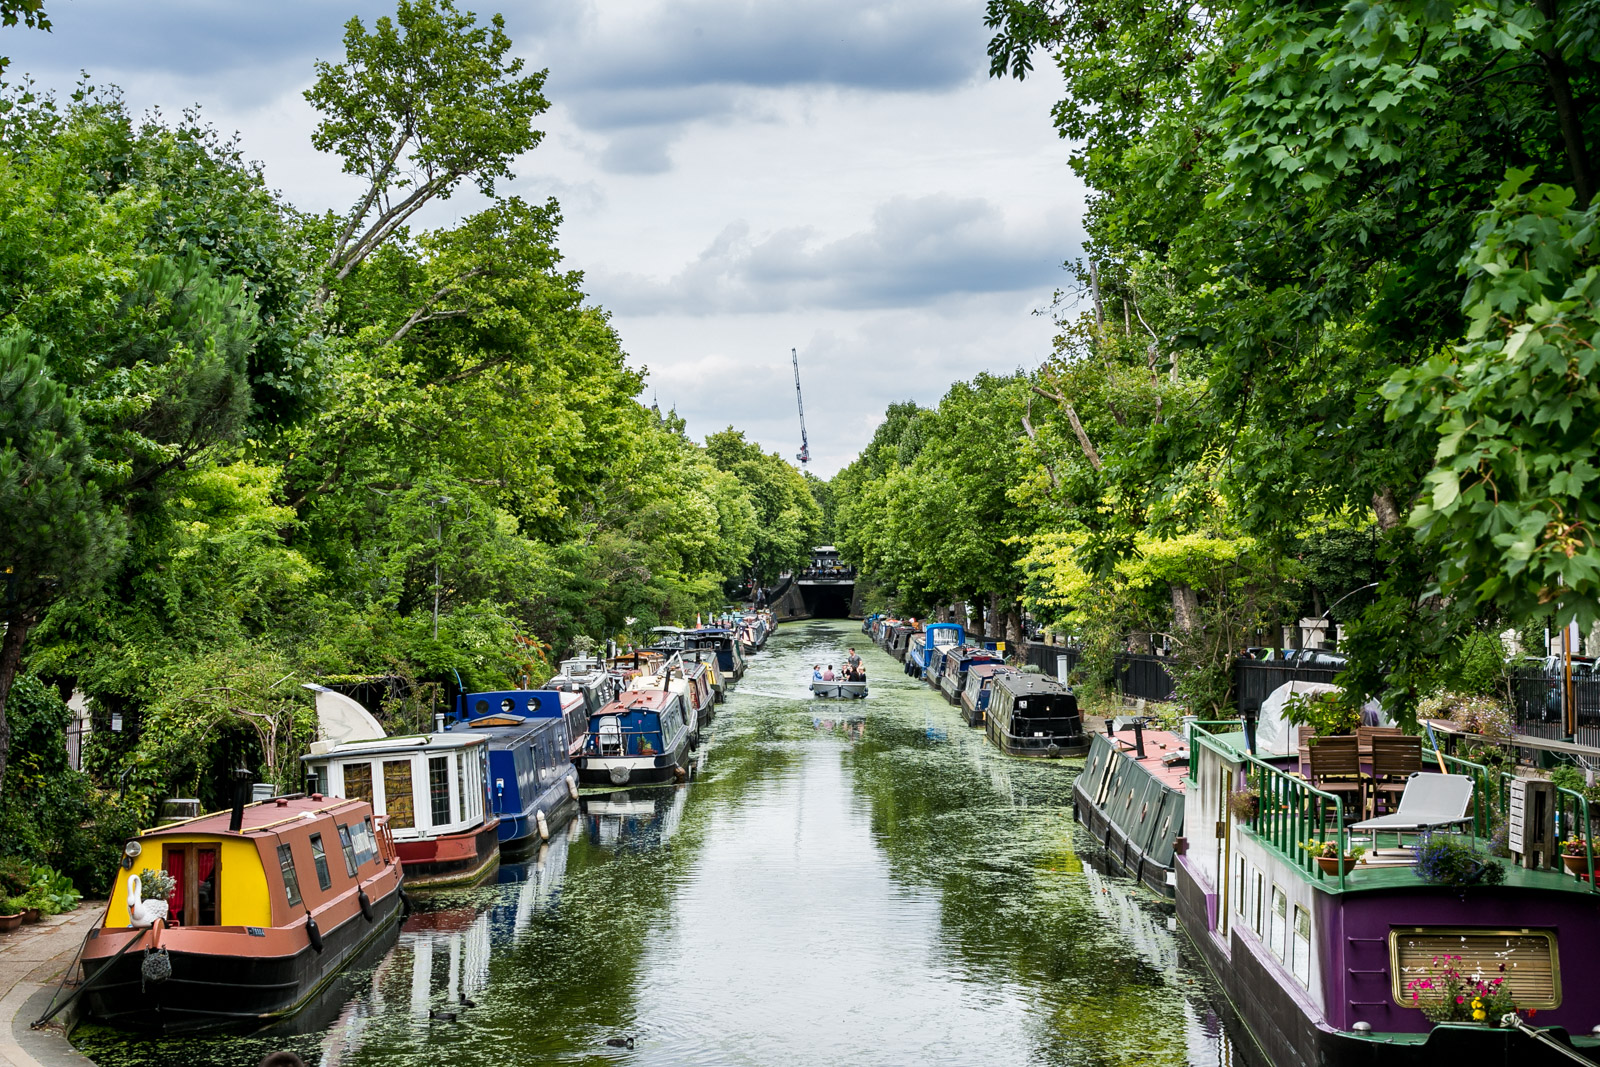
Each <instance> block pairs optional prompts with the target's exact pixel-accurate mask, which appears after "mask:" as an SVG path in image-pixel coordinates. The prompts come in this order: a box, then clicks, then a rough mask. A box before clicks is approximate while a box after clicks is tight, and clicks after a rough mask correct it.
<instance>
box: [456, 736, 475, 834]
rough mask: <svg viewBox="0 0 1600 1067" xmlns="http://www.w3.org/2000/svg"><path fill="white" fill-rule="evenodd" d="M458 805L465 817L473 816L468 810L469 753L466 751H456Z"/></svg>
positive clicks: (462, 815)
mask: <svg viewBox="0 0 1600 1067" xmlns="http://www.w3.org/2000/svg"><path fill="white" fill-rule="evenodd" d="M456 807H457V810H459V811H460V812H461V817H462V818H463V819H470V818H472V814H471V812H469V811H467V755H466V753H464V752H457V753H456Z"/></svg>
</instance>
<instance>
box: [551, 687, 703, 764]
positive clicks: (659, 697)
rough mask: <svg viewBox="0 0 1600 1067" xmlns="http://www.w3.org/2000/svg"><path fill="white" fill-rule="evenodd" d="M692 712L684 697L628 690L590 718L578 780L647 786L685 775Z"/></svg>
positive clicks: (693, 731)
mask: <svg viewBox="0 0 1600 1067" xmlns="http://www.w3.org/2000/svg"><path fill="white" fill-rule="evenodd" d="M693 715H694V713H693V712H692V711H691V710H690V709H689V705H688V703H687V702H686V701H685V700H684V698H683V694H681V693H673V692H668V691H667V690H665V689H631V690H629V691H627V692H625V693H623V694H622V695H621V696H619V697H618V698H617V699H616V700H615V701H613V702H612V703H610V704H607V705H606V706H605V707H603V708H601V709H600V712H599V714H597V715H595V716H594V717H593V718H591V719H590V720H589V734H588V736H587V737H585V738H584V743H583V755H581V756H580V757H578V778H579V780H580V781H582V782H585V783H587V784H592V785H648V784H650V783H652V782H671V781H679V782H681V781H684V780H686V779H687V778H688V777H689V759H690V748H691V742H692V740H693V738H694V733H695V728H696V727H695V724H694V722H693V721H692V716H693Z"/></svg>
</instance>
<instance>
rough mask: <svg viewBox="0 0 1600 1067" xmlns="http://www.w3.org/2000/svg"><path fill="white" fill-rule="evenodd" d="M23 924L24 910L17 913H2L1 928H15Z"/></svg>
mask: <svg viewBox="0 0 1600 1067" xmlns="http://www.w3.org/2000/svg"><path fill="white" fill-rule="evenodd" d="M21 925H22V912H20V911H19V912H17V913H16V914H15V915H0V930H15V929H16V928H17V927H19V926H21Z"/></svg>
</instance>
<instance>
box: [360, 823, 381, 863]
mask: <svg viewBox="0 0 1600 1067" xmlns="http://www.w3.org/2000/svg"><path fill="white" fill-rule="evenodd" d="M377 854H378V839H377V837H376V836H375V835H374V834H373V832H372V816H370V815H369V816H367V817H366V818H364V819H362V820H361V851H360V853H359V854H358V858H359V859H360V860H361V862H362V863H366V862H367V861H368V860H370V859H372V858H373V857H374V856H376V855H377Z"/></svg>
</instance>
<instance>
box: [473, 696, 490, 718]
mask: <svg viewBox="0 0 1600 1067" xmlns="http://www.w3.org/2000/svg"><path fill="white" fill-rule="evenodd" d="M472 710H473V711H476V712H477V713H478V714H479V715H487V714H489V702H488V701H487V700H480V701H478V702H477V703H476V704H474V705H472Z"/></svg>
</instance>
